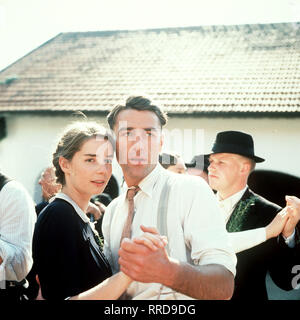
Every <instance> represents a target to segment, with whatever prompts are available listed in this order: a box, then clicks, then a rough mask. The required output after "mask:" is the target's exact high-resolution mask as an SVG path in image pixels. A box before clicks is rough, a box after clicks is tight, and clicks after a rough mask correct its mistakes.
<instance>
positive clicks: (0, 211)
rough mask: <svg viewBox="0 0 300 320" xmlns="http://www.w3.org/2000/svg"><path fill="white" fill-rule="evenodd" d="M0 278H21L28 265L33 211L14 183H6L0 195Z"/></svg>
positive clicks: (29, 263) (28, 197) (27, 198)
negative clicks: (0, 262) (0, 260)
mask: <svg viewBox="0 0 300 320" xmlns="http://www.w3.org/2000/svg"><path fill="white" fill-rule="evenodd" d="M0 203H1V206H0V256H1V257H2V259H3V262H2V264H1V266H0V280H10V281H21V280H23V279H24V278H25V277H26V275H27V274H28V273H29V271H30V269H31V267H32V262H33V261H32V237H33V230H34V224H35V221H36V213H35V207H34V203H33V200H32V199H31V197H30V195H29V194H28V192H27V190H26V189H25V188H24V187H23V186H22V185H21V184H20V183H18V182H16V181H11V182H8V183H7V184H6V185H5V186H4V187H3V189H2V190H1V196H0Z"/></svg>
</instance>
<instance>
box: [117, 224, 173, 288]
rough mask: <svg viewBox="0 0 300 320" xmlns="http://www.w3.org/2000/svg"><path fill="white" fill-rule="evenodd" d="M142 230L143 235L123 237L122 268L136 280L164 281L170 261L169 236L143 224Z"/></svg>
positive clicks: (120, 262)
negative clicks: (167, 246)
mask: <svg viewBox="0 0 300 320" xmlns="http://www.w3.org/2000/svg"><path fill="white" fill-rule="evenodd" d="M141 230H142V231H143V232H144V233H143V235H142V236H140V237H137V238H133V239H131V240H130V239H128V238H124V239H123V241H122V243H121V247H120V249H119V252H118V253H119V264H120V270H121V271H122V272H124V273H125V274H126V275H127V276H128V277H130V278H131V279H133V280H135V281H140V282H146V283H149V282H157V283H162V282H163V277H164V276H165V275H166V274H167V272H168V265H169V262H170V258H169V257H168V254H167V252H166V249H165V246H166V244H167V237H166V236H161V235H159V233H158V231H157V230H156V229H155V228H152V227H145V226H141Z"/></svg>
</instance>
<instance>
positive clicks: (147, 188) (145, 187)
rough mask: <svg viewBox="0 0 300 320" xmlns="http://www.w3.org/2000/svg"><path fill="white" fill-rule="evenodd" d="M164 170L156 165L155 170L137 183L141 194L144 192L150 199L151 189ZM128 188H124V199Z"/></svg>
mask: <svg viewBox="0 0 300 320" xmlns="http://www.w3.org/2000/svg"><path fill="white" fill-rule="evenodd" d="M164 170H165V169H163V167H162V166H161V165H160V164H159V163H158V164H157V165H156V166H155V168H154V169H153V170H152V171H151V172H150V173H149V174H148V175H147V176H146V177H145V178H144V179H143V180H142V181H141V182H140V183H139V187H140V189H141V191H142V192H144V193H145V194H146V195H147V196H149V197H150V198H152V194H153V188H154V185H155V184H156V182H157V180H158V178H159V177H160V176H161V174H162V173H163V172H164ZM127 190H128V187H127V186H126V192H125V197H126V194H127Z"/></svg>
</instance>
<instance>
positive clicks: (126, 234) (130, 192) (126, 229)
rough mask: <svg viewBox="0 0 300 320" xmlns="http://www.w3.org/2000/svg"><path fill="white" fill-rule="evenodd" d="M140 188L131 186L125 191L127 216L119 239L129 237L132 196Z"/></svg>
mask: <svg viewBox="0 0 300 320" xmlns="http://www.w3.org/2000/svg"><path fill="white" fill-rule="evenodd" d="M139 190H140V187H139V186H133V187H130V188H129V189H128V191H127V200H128V216H127V220H126V222H125V225H124V229H123V232H122V236H121V241H120V243H121V242H122V240H123V239H124V238H130V237H131V224H132V220H133V215H134V201H133V198H134V196H135V195H136V194H137V192H138V191H139Z"/></svg>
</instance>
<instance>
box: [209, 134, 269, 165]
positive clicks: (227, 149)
mask: <svg viewBox="0 0 300 320" xmlns="http://www.w3.org/2000/svg"><path fill="white" fill-rule="evenodd" d="M214 153H235V154H239V155H241V156H244V157H247V158H250V159H252V160H254V161H255V162H263V161H265V159H263V158H260V157H257V156H256V155H254V143H253V138H252V136H251V135H250V134H247V133H244V132H240V131H223V132H219V133H218V134H217V137H216V140H215V142H214V145H213V147H212V153H211V154H214Z"/></svg>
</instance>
